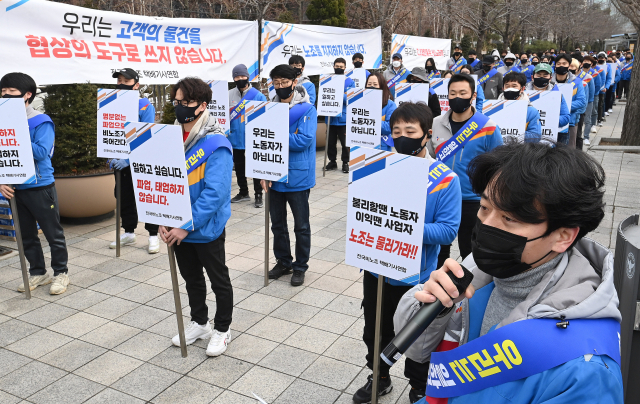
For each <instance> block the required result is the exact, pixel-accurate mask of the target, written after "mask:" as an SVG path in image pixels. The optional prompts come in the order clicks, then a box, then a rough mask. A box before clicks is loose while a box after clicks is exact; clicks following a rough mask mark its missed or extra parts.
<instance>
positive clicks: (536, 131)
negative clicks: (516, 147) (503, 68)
mask: <svg viewBox="0 0 640 404" xmlns="http://www.w3.org/2000/svg"><path fill="white" fill-rule="evenodd" d="M502 82H503V83H504V84H503V85H504V88H503V91H502V94H500V96H499V97H498V100H523V101H526V102H527V124H526V126H525V133H524V141H525V142H526V143H538V142H539V141H540V140H542V126H541V125H540V112H539V111H538V109H537V108H536V107H534V106H533V105H531V102H530V101H529V96H528V95H527V93H525V92H524V90H525V88H526V86H527V77H526V76H525V74H524V73H516V72H511V73H507V74H506V75H505V76H504V78H503V81H502Z"/></svg>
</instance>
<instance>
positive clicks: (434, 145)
mask: <svg viewBox="0 0 640 404" xmlns="http://www.w3.org/2000/svg"><path fill="white" fill-rule="evenodd" d="M475 88H476V87H475V81H474V79H473V78H472V77H471V76H470V75H468V74H454V75H453V77H451V79H449V89H448V90H449V107H450V108H451V109H450V110H449V111H447V112H446V113H444V114H443V115H440V116H439V117H437V118H435V119H434V120H433V137H432V138H431V139H429V141H428V142H427V149H428V151H429V155H430V156H431V157H432V158H438V156H439V155H441V153H440V152H441V151H442V152H443V153H444V152H446V151H448V150H451V149H450V148H449V146H450V143H451V139H452V138H454V139H456V138H458V135H459V134H461V133H462V132H465V133H466V134H469V133H471V134H472V135H469V136H466V137H465V139H466V140H465V143H463V144H462V145H461V147H458V148H457V149H455V151H452V152H450V153H448V154H446V155H444V156H443V157H442V162H443V163H445V164H446V165H447V166H448V167H449V168H450V169H451V170H453V171H454V172H455V173H456V174H457V175H458V177H459V178H460V189H461V190H462V218H461V220H460V229H459V231H458V247H459V248H460V256H462V257H466V256H467V255H469V254H470V253H471V232H472V230H473V225H474V223H475V214H476V213H477V212H478V208H479V204H480V195H477V194H475V193H474V192H473V190H472V189H471V183H470V182H469V176H468V175H467V167H468V166H469V163H470V162H471V160H473V158H474V157H475V156H477V155H480V154H482V153H486V152H488V151H489V150H492V149H494V148H495V147H498V146H500V145H501V144H502V134H501V132H500V127H498V125H496V123H495V122H493V121H492V120H491V119H489V118H488V117H486V116H485V115H483V114H482V112H480V111H479V110H476V109H475V108H474V107H473V105H472V102H473V100H474V99H475V98H476V94H477V93H476V91H475ZM500 90H502V89H500ZM474 122H484V124H483V125H480V124H476V125H474V127H475V129H473V128H471V127H468V126H467V125H470V124H471V123H474ZM465 128H466V129H465ZM458 132H460V133H458ZM443 149H444V150H443ZM450 248H451V246H450V245H445V244H442V245H441V250H440V254H439V256H438V262H439V263H442V262H444V260H445V259H446V258H449V255H450Z"/></svg>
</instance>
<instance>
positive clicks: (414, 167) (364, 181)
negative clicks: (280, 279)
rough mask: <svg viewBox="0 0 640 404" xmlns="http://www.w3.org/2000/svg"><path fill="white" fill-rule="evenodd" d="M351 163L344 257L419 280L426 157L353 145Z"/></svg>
mask: <svg viewBox="0 0 640 404" xmlns="http://www.w3.org/2000/svg"><path fill="white" fill-rule="evenodd" d="M349 166H350V170H349V171H350V172H349V195H348V199H347V203H348V205H347V237H346V243H347V247H346V252H345V262H346V263H347V264H348V265H353V266H355V267H356V268H362V269H365V270H367V271H369V272H372V273H374V274H379V275H382V276H386V277H389V278H391V279H396V280H400V281H403V282H406V283H409V284H417V283H418V281H419V278H420V275H419V274H420V264H421V261H422V237H423V228H424V212H425V206H426V204H427V187H428V183H429V176H428V175H423V174H424V173H428V172H429V161H428V160H426V159H423V158H420V157H408V156H406V155H403V154H397V153H392V152H386V151H380V150H374V149H369V148H357V149H351V161H350V162H349ZM410 173H414V175H410Z"/></svg>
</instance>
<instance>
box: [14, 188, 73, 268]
mask: <svg viewBox="0 0 640 404" xmlns="http://www.w3.org/2000/svg"><path fill="white" fill-rule="evenodd" d="M15 197H16V203H17V205H18V218H19V219H20V230H21V231H22V244H23V246H24V255H25V258H26V259H27V261H29V274H30V275H31V276H36V275H44V274H45V273H47V269H46V267H45V263H44V254H43V253H42V244H40V238H38V224H40V228H41V229H42V233H44V236H45V237H46V239H47V241H48V242H49V247H50V249H51V268H52V269H53V274H54V276H57V275H59V274H61V273H67V272H68V269H67V260H68V258H69V256H68V254H67V242H66V240H65V238H64V231H63V230H62V225H60V210H59V208H58V194H57V193H56V188H55V186H54V184H51V185H50V186H45V187H43V188H36V189H25V190H16V193H15Z"/></svg>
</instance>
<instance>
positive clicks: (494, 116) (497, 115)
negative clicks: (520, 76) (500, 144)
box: [482, 100, 529, 143]
mask: <svg viewBox="0 0 640 404" xmlns="http://www.w3.org/2000/svg"><path fill="white" fill-rule="evenodd" d="M528 106H529V103H527V101H524V100H515V101H507V100H485V102H484V104H483V107H482V113H483V114H485V115H486V116H488V117H490V118H491V120H492V121H493V122H495V123H496V124H497V125H498V126H499V127H500V132H501V134H502V139H503V140H504V142H505V143H506V142H507V140H512V141H513V140H515V141H518V142H520V143H524V134H525V131H526V130H527V107H528Z"/></svg>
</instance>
